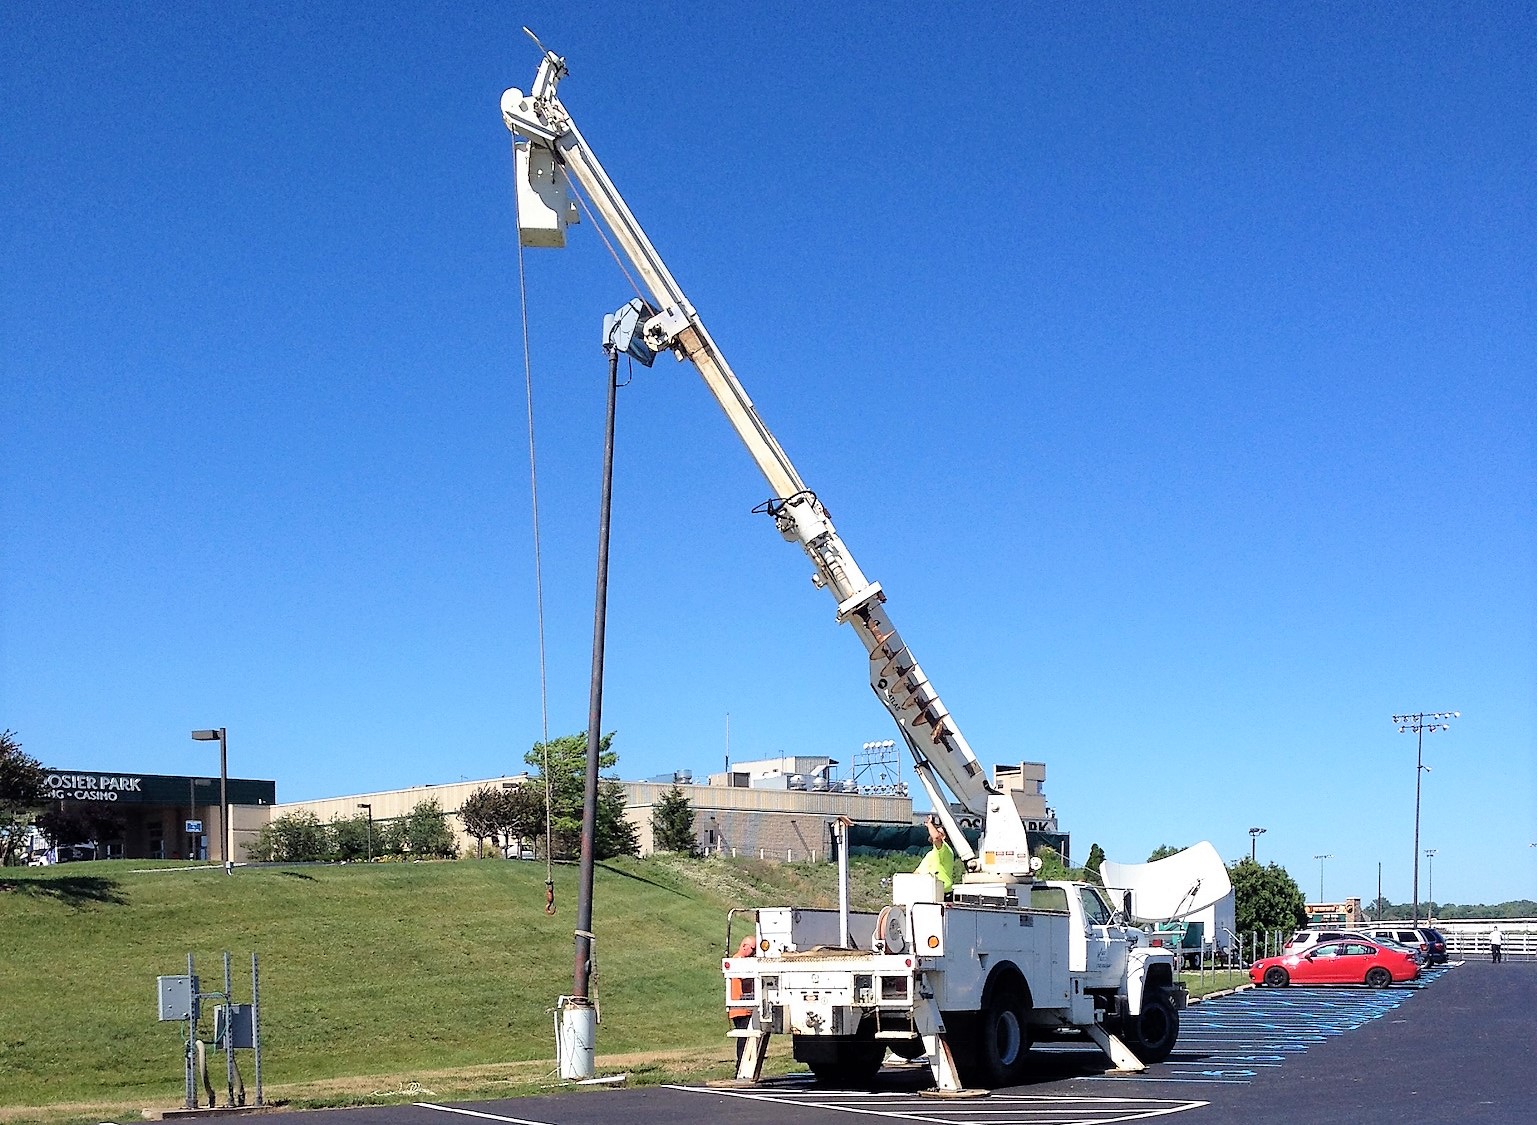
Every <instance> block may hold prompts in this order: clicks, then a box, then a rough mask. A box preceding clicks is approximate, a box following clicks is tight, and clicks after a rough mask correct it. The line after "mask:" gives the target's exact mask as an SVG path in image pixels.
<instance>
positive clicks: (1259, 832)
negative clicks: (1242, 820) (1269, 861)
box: [1249, 828, 1265, 863]
mask: <svg viewBox="0 0 1537 1125" xmlns="http://www.w3.org/2000/svg"><path fill="white" fill-rule="evenodd" d="M1264 834H1265V830H1264V829H1263V828H1251V829H1249V862H1250V863H1258V862H1259V860H1258V859H1256V858H1255V856H1256V854H1257V852H1258V849H1257V848H1256V846H1255V845H1257V844H1258V843H1259V838H1260V837H1261V836H1263V835H1264Z"/></svg>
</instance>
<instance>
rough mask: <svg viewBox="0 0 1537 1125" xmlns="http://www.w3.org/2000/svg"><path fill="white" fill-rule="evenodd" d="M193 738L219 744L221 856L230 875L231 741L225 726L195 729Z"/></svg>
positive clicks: (231, 871) (231, 834) (231, 860)
mask: <svg viewBox="0 0 1537 1125" xmlns="http://www.w3.org/2000/svg"><path fill="white" fill-rule="evenodd" d="M192 738H193V740H194V741H195V742H217V743H218V744H219V858H220V859H221V860H223V861H224V874H226V875H229V874H232V873H233V872H234V860H233V859H232V858H231V857H230V840H232V839H233V838H234V833H233V832H231V831H230V823H229V743H228V741H227V740H226V738H225V732H224V728H223V727H219V728H218V729H217V730H195V731H193V732H192Z"/></svg>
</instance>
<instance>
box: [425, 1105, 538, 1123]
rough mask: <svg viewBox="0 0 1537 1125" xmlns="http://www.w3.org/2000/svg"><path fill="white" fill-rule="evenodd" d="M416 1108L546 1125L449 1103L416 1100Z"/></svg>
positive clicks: (490, 1119)
mask: <svg viewBox="0 0 1537 1125" xmlns="http://www.w3.org/2000/svg"><path fill="white" fill-rule="evenodd" d="M415 1105H416V1108H417V1109H435V1110H437V1111H438V1112H439V1113H457V1114H460V1115H462V1116H464V1117H479V1118H482V1119H483V1120H486V1121H509V1122H511V1123H512V1125H548V1122H544V1121H528V1120H525V1119H524V1118H522V1117H503V1116H502V1115H501V1114H500V1113H484V1112H482V1111H481V1110H478V1109H459V1108H457V1107H455V1106H451V1105H434V1104H433V1103H432V1102H416V1103H415Z"/></svg>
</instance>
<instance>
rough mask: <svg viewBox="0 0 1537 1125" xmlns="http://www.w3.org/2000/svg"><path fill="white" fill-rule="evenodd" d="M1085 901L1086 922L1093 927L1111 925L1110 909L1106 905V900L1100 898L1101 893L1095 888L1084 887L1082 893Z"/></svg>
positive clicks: (1084, 914) (1084, 913)
mask: <svg viewBox="0 0 1537 1125" xmlns="http://www.w3.org/2000/svg"><path fill="white" fill-rule="evenodd" d="M1080 894H1081V897H1082V899H1083V916H1084V920H1085V921H1087V922H1088V923H1089V925H1091V926H1106V925H1109V924H1110V907H1108V906H1106V905H1105V900H1104V899H1102V898H1100V897H1099V892H1098V891H1097V890H1095V889H1094V888H1093V887H1083V888H1081V891H1080Z"/></svg>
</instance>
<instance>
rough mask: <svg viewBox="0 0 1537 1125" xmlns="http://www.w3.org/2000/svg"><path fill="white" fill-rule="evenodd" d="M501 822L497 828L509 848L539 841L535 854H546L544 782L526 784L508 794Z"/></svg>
mask: <svg viewBox="0 0 1537 1125" xmlns="http://www.w3.org/2000/svg"><path fill="white" fill-rule="evenodd" d="M505 796H506V800H504V801H503V802H502V805H501V809H500V813H501V820H500V821H499V823H498V824H497V828H498V829H500V831H501V833H502V840H503V842H504V843H505V844H506V845H507V846H508V847H516V846H517V845H518V844H519V843H520V842H521V841H523V840H533V841H535V851H537V852H539V853H540V854H543V852H544V782H542V781H525V782H523V783H522V784H521V785H515V786H513V787H512V788H511V789H508V790H507V791H506V793H505Z"/></svg>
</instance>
